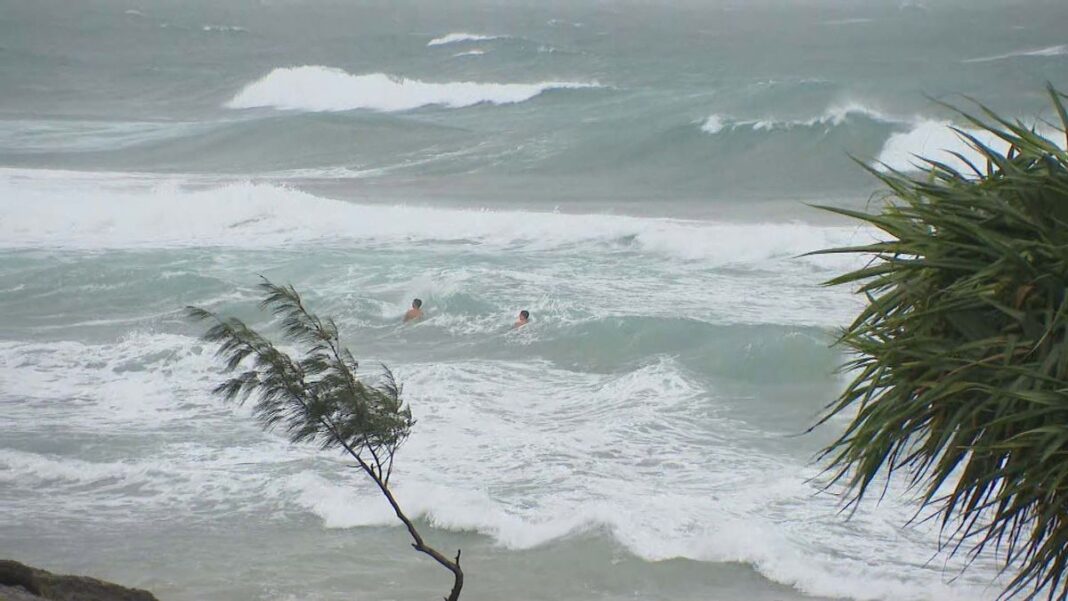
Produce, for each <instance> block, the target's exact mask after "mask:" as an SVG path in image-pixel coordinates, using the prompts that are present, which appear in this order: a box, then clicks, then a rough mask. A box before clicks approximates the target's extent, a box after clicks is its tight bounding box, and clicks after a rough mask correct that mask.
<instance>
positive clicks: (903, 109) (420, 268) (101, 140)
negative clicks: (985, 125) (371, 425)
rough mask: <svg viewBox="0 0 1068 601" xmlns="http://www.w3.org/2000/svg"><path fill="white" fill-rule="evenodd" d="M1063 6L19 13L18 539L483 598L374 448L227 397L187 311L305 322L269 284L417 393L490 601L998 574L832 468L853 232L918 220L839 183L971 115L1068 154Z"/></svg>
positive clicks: (216, 586)
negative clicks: (259, 412) (441, 554)
mask: <svg viewBox="0 0 1068 601" xmlns="http://www.w3.org/2000/svg"><path fill="white" fill-rule="evenodd" d="M1026 4H1028V11H1029V12H1028V13H1027V18H1026V19H1021V18H1020V15H1019V14H1016V13H1014V12H1012V10H1011V9H1008V8H1004V7H1000V6H994V5H992V4H991V6H985V7H982V8H976V7H974V5H973V4H972V3H964V2H952V1H949V0H942V1H938V2H928V3H926V4H925V5H923V6H921V5H918V4H907V5H902V6H897V4H896V3H895V4H894V5H892V6H890V5H883V4H880V3H874V2H860V3H855V4H851V5H850V6H843V5H840V3H833V2H820V1H817V2H814V3H808V4H806V5H805V6H795V5H792V4H791V3H786V2H770V3H767V6H763V5H761V6H752V7H749V6H742V5H735V4H731V3H722V4H721V3H705V4H698V3H694V4H686V5H680V6H675V7H667V6H653V5H640V4H627V5H624V4H612V3H608V4H606V3H600V2H585V1H582V2H577V3H568V4H562V3H548V4H545V5H538V6H521V5H518V4H510V3H496V4H493V5H492V6H490V5H481V4H477V3H466V2H458V3H456V2H454V3H449V6H445V5H444V3H443V4H442V5H438V4H432V3H426V2H399V3H385V2H369V3H364V4H361V5H360V6H359V7H356V6H342V5H335V4H324V3H315V2H307V1H303V0H299V1H297V2H287V3H259V4H256V5H255V6H253V5H249V4H245V3H238V2H235V1H229V0H227V1H225V2H193V3H182V4H180V5H178V4H175V5H172V4H166V3H152V2H143V3H135V4H133V5H131V4H130V3H128V2H125V3H124V2H119V1H117V0H104V1H102V2H99V3H95V4H93V5H77V6H69V7H63V9H62V10H60V8H59V7H55V6H50V5H47V4H40V3H29V2H26V3H18V2H17V3H14V4H13V5H12V6H10V7H5V10H4V11H2V12H3V14H2V15H0V40H4V43H3V46H4V47H3V48H2V49H0V89H2V90H3V91H4V92H3V93H2V94H0V516H3V517H0V557H2V558H8V557H10V558H12V559H16V560H19V561H24V562H27V563H31V564H34V565H38V566H41V567H43V568H47V569H51V570H54V571H59V572H68V573H80V574H89V575H93V576H96V577H100V578H106V579H109V580H113V581H116V582H121V583H124V584H127V585H131V586H137V587H141V588H146V589H148V590H151V591H153V592H154V593H155V594H156V595H157V596H158V597H159V598H160V599H162V600H164V601H168V600H171V601H193V600H204V599H208V600H218V601H244V600H247V599H260V600H263V601H291V600H305V599H306V600H316V601H319V600H323V601H326V600H335V599H338V600H340V599H351V598H353V597H355V598H359V599H381V600H386V599H423V598H432V597H434V596H440V595H441V594H442V591H444V590H446V589H447V587H448V582H447V577H446V574H443V573H439V572H440V570H439V569H438V568H437V567H436V566H434V565H433V564H432V563H431V562H428V561H425V558H422V557H420V556H419V555H418V554H416V553H413V552H412V551H411V549H410V547H409V546H408V541H407V539H406V534H405V532H404V530H403V529H402V528H401V527H399V525H398V524H397V522H396V519H395V517H394V516H393V515H392V513H391V511H390V508H389V506H388V505H387V504H386V503H385V502H384V501H383V500H382V499H381V498H380V497H379V496H377V495H376V494H375V491H374V490H373V489H372V487H371V486H370V485H369V484H370V483H369V482H368V481H367V480H366V479H365V478H362V477H361V475H360V474H359V473H358V472H357V471H355V470H354V469H352V467H351V466H350V465H349V464H348V463H347V462H346V461H345V460H344V457H342V456H340V455H336V454H334V453H332V452H322V451H320V450H319V449H317V448H315V447H313V446H305V445H293V444H290V443H289V442H288V441H287V440H286V438H285V436H284V435H283V434H281V433H277V432H267V433H265V432H263V431H261V430H260V428H259V427H258V426H257V425H256V423H255V422H254V420H253V419H252V416H251V411H250V409H249V408H248V407H244V406H240V405H233V404H227V403H225V402H223V401H221V400H220V399H219V398H218V397H217V396H214V395H212V393H211V389H212V387H213V386H214V385H215V384H217V383H218V382H219V381H220V378H221V374H220V370H219V369H220V366H219V363H218V361H217V360H216V358H215V357H214V355H213V348H212V347H211V346H210V345H207V344H205V343H204V342H202V341H201V340H200V339H199V335H200V334H201V333H202V330H201V329H200V327H199V326H198V325H197V324H193V323H190V322H189V321H188V320H187V319H186V318H185V317H184V313H183V309H184V307H186V306H187V305H196V306H201V307H205V308H209V309H212V310H214V311H219V312H222V313H224V314H227V315H235V316H238V317H240V318H242V319H244V320H246V321H247V322H248V323H249V324H250V325H252V326H254V327H256V328H261V329H263V330H264V331H265V332H267V333H269V334H271V335H277V334H278V333H279V328H278V324H277V323H274V322H273V321H272V320H271V319H270V317H269V316H268V315H265V314H263V313H262V312H260V311H259V310H258V308H257V304H258V302H259V298H258V295H257V290H256V284H257V283H258V282H259V281H260V277H261V276H264V277H267V278H270V279H271V280H272V281H275V282H278V283H292V284H293V285H294V286H295V287H296V288H297V289H298V290H300V291H301V292H302V293H304V294H305V297H306V300H307V303H308V305H309V306H310V307H311V308H312V309H313V310H315V311H318V312H319V313H320V314H322V315H324V316H332V317H333V318H335V319H336V321H337V323H338V326H339V328H340V331H341V336H342V340H343V342H345V343H346V344H347V345H348V346H349V347H350V348H351V349H352V351H353V353H354V354H355V356H356V357H357V358H358V359H359V360H360V362H361V369H362V370H363V371H364V373H366V375H367V376H368V377H370V376H372V375H373V374H375V373H377V370H378V366H379V364H385V365H388V366H389V367H390V368H391V369H392V370H393V371H394V372H395V373H396V375H397V377H398V379H399V380H400V381H401V382H402V383H403V385H404V396H405V398H406V400H407V401H408V402H409V403H410V405H411V408H412V412H413V415H414V417H415V418H416V420H417V423H416V425H415V428H414V430H413V434H412V436H411V438H410V440H408V441H407V442H406V444H405V445H404V446H403V447H402V448H401V451H400V454H399V456H398V458H397V466H396V472H395V474H394V477H393V478H394V480H393V483H394V484H393V485H394V487H395V490H396V494H397V497H398V499H399V500H400V502H401V504H402V505H403V506H404V507H405V508H406V509H407V511H408V513H409V515H411V516H413V517H414V518H416V521H417V524H418V525H419V526H420V529H421V531H423V533H424V535H425V536H426V538H427V539H428V542H430V543H431V544H433V545H434V546H436V547H438V548H440V549H444V550H454V549H457V548H461V549H463V566H464V570H465V574H466V584H465V588H464V594H463V598H467V599H476V600H477V599H486V600H488V599H502V598H514V599H529V600H549V599H552V600H560V601H587V600H593V599H597V600H604V601H617V600H619V601H621V600H623V599H650V600H651V599H671V600H673V601H685V600H693V601H697V600H708V599H718V600H733V599H752V600H754V601H773V600H775V601H783V600H786V601H803V600H812V599H823V600H830V599H855V600H863V601H902V600H904V601H956V600H962V601H963V600H968V601H971V600H983V599H989V600H993V599H996V598H997V596H998V593H999V591H1000V586H1002V585H1003V580H1002V579H999V578H998V575H997V566H996V563H995V561H994V558H992V557H988V556H983V557H979V558H977V559H976V561H975V562H974V563H973V564H972V566H971V568H970V569H969V570H967V571H965V572H963V573H962V572H961V570H962V568H963V567H964V563H965V562H964V559H963V558H955V559H950V558H947V557H946V556H945V555H944V554H938V553H936V550H937V547H938V544H939V542H940V540H941V539H940V535H939V532H938V530H937V528H936V527H935V526H934V525H933V524H926V523H916V524H913V525H910V526H905V524H906V522H908V521H909V520H910V518H913V517H914V514H915V505H914V504H913V503H912V502H911V498H912V497H911V496H910V495H911V493H910V492H909V491H907V490H904V488H903V486H900V483H894V484H892V485H891V486H890V488H889V490H888V493H887V495H886V496H885V498H884V499H883V500H882V502H881V503H878V504H876V503H870V504H869V503H866V504H864V505H862V506H861V507H860V508H858V510H857V511H856V512H855V513H853V514H852V515H851V516H847V515H843V514H842V513H840V509H841V507H842V498H841V497H840V496H839V495H838V492H839V491H838V489H836V488H834V487H832V488H830V489H827V490H825V489H824V488H823V482H824V480H823V475H822V474H821V470H820V467H821V465H820V464H819V463H818V462H817V461H816V460H815V457H816V455H817V453H818V451H819V450H820V449H821V448H822V447H823V445H825V444H827V443H828V442H829V441H831V440H832V439H833V438H834V436H835V435H836V434H837V433H838V432H840V430H841V428H842V427H843V426H844V422H842V421H841V420H832V421H831V422H830V423H828V424H825V425H824V426H822V427H820V428H817V429H815V430H814V431H811V432H807V430H808V428H809V427H810V426H812V425H813V424H814V423H815V421H816V420H817V419H818V417H819V415H820V414H821V411H822V410H823V409H824V407H825V406H826V405H827V403H829V402H830V401H831V400H833V399H834V398H835V397H836V395H837V394H838V392H840V390H841V389H842V386H843V385H844V382H845V381H846V379H847V378H848V377H849V375H850V374H848V373H843V372H842V371H840V370H839V366H840V365H841V364H842V363H843V362H844V361H845V360H847V359H848V357H846V356H844V355H843V354H842V352H841V351H840V350H839V349H837V348H836V347H834V346H833V342H834V340H835V337H836V335H837V333H838V331H839V329H840V328H841V327H843V326H844V325H846V324H848V323H849V322H850V320H851V319H853V318H854V317H855V315H856V314H857V311H859V309H860V307H861V306H862V299H859V298H857V297H855V296H854V295H852V294H851V293H850V290H848V289H844V288H837V287H829V288H828V287H825V286H823V285H822V283H823V282H825V281H827V280H830V279H832V278H833V277H835V276H836V275H839V274H841V273H843V272H844V271H846V270H848V269H853V268H856V267H859V266H862V265H863V264H864V263H863V260H862V259H857V258H850V257H847V256H842V255H825V254H811V253H813V251H818V250H820V249H827V248H834V247H841V246H852V245H863V244H868V243H870V242H872V241H874V240H877V239H879V237H880V235H881V234H880V233H879V232H878V231H877V230H875V229H873V228H870V227H866V226H863V225H860V224H858V223H856V222H852V221H849V220H846V219H843V218H840V217H836V216H834V215H832V214H830V213H829V212H827V211H823V210H821V209H819V208H817V207H816V206H814V205H829V206H835V207H847V208H852V209H865V208H871V207H872V206H874V205H873V204H872V203H873V202H876V201H873V196H872V195H873V193H876V192H877V191H878V189H879V184H878V182H877V181H876V180H875V178H873V177H872V176H871V174H870V173H867V172H866V171H865V170H863V169H862V168H861V167H860V166H858V165H857V164H856V163H855V162H854V159H856V160H857V161H860V162H861V163H863V164H866V165H868V166H870V167H872V168H873V169H875V170H877V171H878V170H884V171H885V170H887V169H892V170H898V171H910V170H914V169H915V168H916V165H917V164H918V162H919V161H920V157H928V158H935V159H938V160H942V161H945V162H947V163H948V164H950V165H954V166H957V167H959V168H962V169H964V168H965V167H966V162H965V161H967V160H974V158H975V157H976V155H975V153H974V152H973V151H972V150H970V149H969V148H968V147H967V144H965V143H964V142H962V140H961V138H960V136H959V134H958V132H965V133H969V134H975V133H976V130H975V129H974V126H973V125H971V124H970V123H968V122H967V120H966V119H964V118H963V117H961V116H960V115H959V114H956V113H954V112H952V111H950V110H948V109H947V108H946V107H944V106H942V105H940V104H938V103H936V102H933V101H932V100H945V101H950V102H954V103H957V104H960V105H961V106H965V107H968V106H972V105H968V104H967V102H968V101H967V100H965V99H964V97H963V96H961V95H968V96H970V97H974V98H977V99H979V100H981V101H983V102H984V103H986V104H988V105H990V106H991V107H993V108H995V109H997V110H999V111H1001V112H1002V113H1004V114H1005V115H1006V116H1008V117H1010V118H1013V119H1020V120H1021V122H1023V123H1025V124H1028V125H1029V126H1034V127H1035V128H1036V129H1038V130H1039V131H1041V132H1045V133H1048V134H1050V135H1051V136H1053V135H1054V134H1056V135H1058V136H1061V137H1060V138H1057V139H1058V140H1062V139H1063V134H1060V133H1057V132H1056V131H1055V130H1054V129H1051V126H1050V125H1049V123H1050V122H1052V121H1053V116H1052V115H1050V114H1049V112H1048V111H1047V110H1046V109H1044V108H1043V107H1044V106H1045V105H1046V102H1045V100H1044V99H1043V97H1042V94H1043V93H1044V89H1043V85H1044V82H1045V81H1050V82H1052V83H1054V84H1055V85H1059V86H1060V87H1062V88H1064V87H1068V63H1066V62H1065V58H1066V55H1065V53H1064V52H1063V49H1064V45H1063V32H1062V31H1061V28H1060V27H1059V26H1058V24H1059V23H1063V22H1064V20H1065V19H1066V18H1068V13H1066V12H1065V8H1064V7H1061V6H1055V5H1049V4H1043V3H1039V2H1034V3H1026ZM461 9H462V10H461ZM965 17H966V18H967V19H968V22H969V23H970V24H971V27H973V29H974V31H973V34H974V35H969V36H961V35H957V33H959V32H957V30H956V29H955V28H956V27H957V24H958V23H960V21H961V19H962V18H965ZM973 108H974V107H973ZM981 140H982V141H983V142H984V143H987V144H990V145H992V146H995V147H997V145H998V144H999V142H998V141H997V140H994V139H990V138H987V137H981ZM957 155H960V156H959V157H958V156H957ZM413 298H420V299H422V300H423V303H424V305H423V306H424V309H425V311H426V319H424V320H423V321H421V322H419V323H417V324H414V325H407V326H406V325H403V324H402V323H401V322H400V319H401V316H402V315H403V313H404V311H405V310H406V309H407V308H408V307H409V306H410V303H411V301H412V299H413ZM520 310H528V311H529V312H530V313H531V316H532V321H531V323H530V324H529V325H528V326H526V327H524V328H522V329H520V330H513V329H511V327H510V326H511V324H512V322H513V321H514V319H515V317H516V314H517V313H518V312H519V311H520Z"/></svg>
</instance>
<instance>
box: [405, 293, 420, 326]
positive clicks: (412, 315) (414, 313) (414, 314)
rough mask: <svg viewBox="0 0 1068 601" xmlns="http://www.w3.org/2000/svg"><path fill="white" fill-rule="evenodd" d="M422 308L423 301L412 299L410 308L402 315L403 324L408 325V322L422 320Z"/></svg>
mask: <svg viewBox="0 0 1068 601" xmlns="http://www.w3.org/2000/svg"><path fill="white" fill-rule="evenodd" d="M422 306H423V301H422V300H421V299H418V298H417V299H413V300H412V308H411V309H408V312H407V313H405V314H404V323H408V322H409V321H415V320H417V319H422V318H423V309H422V308H421V307H422Z"/></svg>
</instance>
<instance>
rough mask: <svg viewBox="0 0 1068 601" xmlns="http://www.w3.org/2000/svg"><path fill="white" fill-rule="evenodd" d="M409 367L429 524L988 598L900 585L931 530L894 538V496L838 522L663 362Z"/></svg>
mask: <svg viewBox="0 0 1068 601" xmlns="http://www.w3.org/2000/svg"><path fill="white" fill-rule="evenodd" d="M405 371H406V372H407V373H405V374H404V378H405V381H406V382H407V383H408V386H409V389H410V390H411V394H413V395H415V396H416V397H417V398H418V399H419V403H420V405H421V406H422V407H423V408H424V411H426V412H427V414H426V415H427V417H426V418H425V419H423V420H422V421H421V422H420V425H421V427H422V428H424V430H423V437H422V438H419V437H416V438H413V439H412V441H411V442H410V445H411V446H410V447H408V448H407V449H406V453H409V454H410V455H409V457H414V458H417V460H415V459H411V458H410V459H409V462H408V463H407V464H406V465H407V466H408V467H407V468H406V469H405V470H404V471H402V472H399V473H398V474H396V476H395V477H396V480H395V482H396V483H395V485H394V489H395V493H396V495H397V497H398V499H399V501H400V502H401V504H402V505H403V506H405V507H406V508H407V509H408V510H409V515H411V516H419V517H422V518H424V519H426V520H427V521H428V522H429V523H431V524H432V525H434V526H436V527H439V528H445V529H449V530H453V531H470V532H477V533H480V534H483V535H486V536H489V537H491V538H492V539H493V540H494V541H495V542H496V543H497V544H498V545H500V546H502V547H504V548H506V549H512V550H515V549H530V548H532V547H537V546H539V545H544V544H547V543H550V542H553V541H558V540H560V539H564V538H569V537H573V536H577V535H582V534H584V533H596V534H605V535H608V536H610V537H611V538H613V539H615V540H616V541H618V542H619V543H621V544H622V545H623V546H625V547H626V548H627V549H628V550H629V551H630V552H631V553H633V554H635V555H637V556H638V557H641V558H643V559H646V560H648V561H661V560H667V559H672V558H678V557H683V558H689V559H693V560H698V561H708V562H717V563H721V562H743V563H747V564H750V565H752V566H753V567H755V568H756V569H757V570H758V571H760V572H761V573H762V574H764V575H766V576H767V577H769V578H771V579H773V580H775V581H777V582H781V583H784V584H787V585H790V586H793V587H795V588H797V589H798V590H800V591H802V592H805V593H807V594H812V595H819V596H827V597H835V598H838V597H850V598H855V599H870V600H875V599H893V600H895V601H898V600H903V599H904V600H921V599H928V598H929V595H930V594H931V592H932V591H937V593H936V594H937V598H939V599H992V598H994V597H995V596H996V595H995V594H994V593H992V592H991V591H984V590H983V589H982V587H981V586H980V585H977V584H976V581H975V580H972V581H967V582H961V583H958V584H957V585H956V586H954V587H949V586H946V585H945V584H944V582H943V578H942V574H941V573H940V571H939V565H940V564H938V565H934V566H931V567H929V568H926V569H924V568H918V567H914V568H913V569H912V570H910V572H909V577H908V579H907V580H905V579H902V578H901V574H900V569H899V567H897V564H896V563H895V562H896V561H908V560H907V559H904V558H916V564H917V565H918V564H922V563H923V561H924V560H925V559H926V558H927V554H928V550H927V549H929V548H930V547H929V545H932V544H933V543H932V541H933V540H934V539H935V536H936V535H935V534H934V533H933V532H931V531H929V530H928V531H922V532H921V531H917V532H914V533H913V535H912V536H909V537H902V536H899V534H898V531H897V529H896V527H895V526H893V525H892V524H894V523H899V522H903V521H904V520H905V519H907V518H908V517H909V516H910V515H911V509H910V508H909V507H908V506H906V505H899V504H896V503H894V502H893V501H891V500H889V499H888V500H887V501H886V502H885V503H884V505H883V506H882V507H881V508H880V509H879V510H878V511H867V510H866V511H864V512H862V513H860V514H858V515H857V516H855V517H854V518H853V520H852V521H850V522H849V523H848V525H847V524H844V523H843V522H841V521H839V520H840V519H841V518H840V517H838V516H837V515H836V512H835V507H836V505H835V503H836V501H835V499H834V498H832V497H831V496H829V495H828V496H824V497H818V496H816V495H815V494H814V492H815V491H814V488H813V486H812V485H809V484H807V483H806V482H805V477H806V474H807V475H809V476H810V475H812V474H811V473H809V472H811V470H806V469H805V468H804V467H802V466H800V465H794V464H788V465H784V464H783V463H782V462H781V459H776V458H773V457H771V456H766V455H763V454H762V453H760V452H754V451H752V450H750V451H745V450H744V449H742V448H740V447H738V446H737V445H736V444H734V443H726V442H725V441H723V440H720V439H719V437H722V436H728V437H730V438H732V439H734V438H736V437H738V436H741V437H744V436H745V432H746V430H747V426H746V425H745V424H744V423H739V422H734V421H732V420H731V419H730V418H729V417H727V416H715V415H713V416H711V417H710V416H709V415H708V414H707V413H704V414H702V418H701V420H700V421H701V423H700V424H696V423H694V420H693V415H694V411H696V410H697V408H698V407H709V406H713V407H714V406H716V404H717V403H716V401H715V399H708V398H704V394H705V393H702V392H701V389H700V386H699V385H698V384H696V383H694V382H692V381H691V380H690V379H689V378H688V377H687V375H686V374H685V373H684V372H682V371H681V370H680V369H679V367H678V365H676V364H675V363H674V362H672V361H670V360H665V361H661V362H659V363H654V364H651V365H648V366H646V367H643V368H640V369H638V370H635V371H634V372H631V373H629V374H626V375H623V376H600V377H598V376H593V375H591V374H576V373H570V372H562V371H560V370H557V369H553V368H552V367H550V366H545V365H538V364H535V365H530V364H524V363H508V364H501V363H485V364H463V365H457V364H435V365H420V366H409V367H408V368H407V369H406V370H405ZM545 389H551V390H553V391H554V392H553V394H552V395H546V394H544V392H543V391H544V390H545ZM709 419H711V421H708V420H709ZM457 431H460V432H462V433H463V435H462V436H459V435H456V432H457ZM668 432H670V433H671V434H670V435H667V434H666V433H668ZM445 437H448V440H449V442H448V444H447V446H448V448H449V449H450V452H449V453H448V456H443V455H442V453H440V448H441V447H442V441H443V440H444V439H445ZM532 465H536V466H538V467H537V469H529V468H530V466H532ZM653 474H655V477H654V476H653ZM620 482H627V483H628V484H627V486H626V487H620V486H619V483H620ZM280 486H281V487H282V488H283V489H284V490H285V491H288V492H289V494H290V495H292V498H293V500H294V502H295V503H297V504H298V505H300V506H302V507H304V508H305V509H307V510H308V511H311V512H312V513H314V514H316V515H318V516H319V517H320V518H321V519H322V520H323V523H324V525H326V526H327V527H330V528H352V527H366V526H391V525H392V526H395V525H396V518H395V516H394V515H393V514H392V513H391V511H390V508H389V506H388V505H387V504H386V503H385V502H384V501H383V500H381V499H380V498H378V497H377V496H375V495H374V494H373V493H372V492H371V491H367V490H366V489H363V490H357V489H358V488H359V487H358V486H357V487H354V486H353V485H352V484H351V483H348V482H344V483H338V482H334V481H331V480H330V479H328V478H326V477H324V476H323V475H321V474H317V473H313V472H304V473H300V474H295V475H293V476H291V477H290V478H288V479H286V480H285V481H284V482H282V483H280ZM845 531H849V533H850V534H849V535H848V536H845V535H844V533H845ZM813 549H834V551H833V552H823V551H813ZM887 558H895V559H894V561H887ZM983 565H984V561H983V560H982V559H981V560H980V561H979V562H978V564H977V567H978V566H983Z"/></svg>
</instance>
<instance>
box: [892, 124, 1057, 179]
mask: <svg viewBox="0 0 1068 601" xmlns="http://www.w3.org/2000/svg"><path fill="white" fill-rule="evenodd" d="M960 129H961V131H963V132H965V133H967V134H969V135H971V136H974V137H975V138H976V139H978V140H979V141H980V142H982V143H983V145H985V146H987V147H988V148H991V149H993V150H994V151H996V152H998V153H1001V154H1002V155H1004V154H1005V153H1006V152H1008V149H1009V143H1008V142H1006V141H1005V140H1003V139H1001V138H999V137H997V136H995V135H994V134H992V133H990V132H988V131H981V130H975V129H968V128H963V127H962V128H960ZM1037 131H1038V133H1039V134H1041V135H1044V136H1046V137H1047V138H1049V139H1051V140H1053V141H1054V143H1055V144H1058V145H1060V146H1061V147H1063V146H1064V136H1063V134H1061V133H1060V132H1058V131H1056V130H1053V129H1052V128H1050V127H1048V126H1045V125H1040V126H1039V127H1038V128H1037ZM953 153H957V154H959V155H961V156H963V157H965V158H966V159H967V160H968V161H970V162H971V163H973V164H974V165H975V166H976V167H978V168H979V169H980V170H983V169H985V167H986V163H985V159H984V158H983V155H982V153H980V152H979V151H978V150H976V149H974V148H972V146H971V143H970V142H969V141H968V140H967V139H965V138H963V137H962V136H961V135H960V134H959V133H958V132H956V131H954V125H953V124H952V123H950V122H949V121H935V120H921V121H918V122H916V123H915V124H914V125H913V126H912V128H911V129H909V130H908V131H906V132H899V133H895V134H893V135H891V136H890V137H889V138H888V139H887V140H886V142H885V143H884V144H883V148H882V150H880V151H879V155H878V156H877V157H876V159H875V160H876V162H875V167H876V168H877V169H881V170H885V169H888V168H889V169H894V170H897V171H915V170H918V169H919V168H920V166H922V165H923V164H924V163H923V161H922V158H928V159H931V160H935V161H938V162H941V163H945V164H946V165H949V166H950V167H952V168H954V169H956V170H957V171H959V172H961V173H963V174H965V175H968V174H971V173H973V172H972V169H971V167H969V166H968V164H967V163H965V161H964V160H962V159H960V158H958V157H957V156H955V155H954V154H953Z"/></svg>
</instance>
